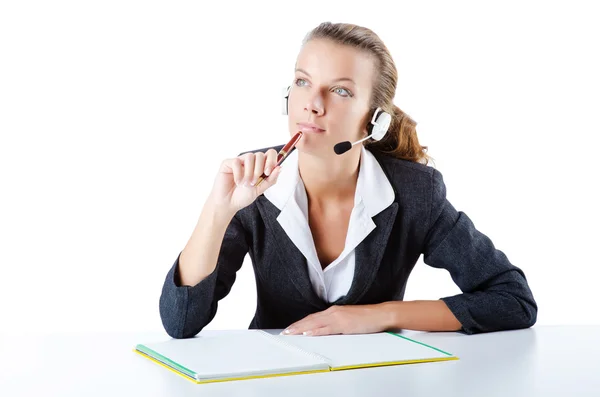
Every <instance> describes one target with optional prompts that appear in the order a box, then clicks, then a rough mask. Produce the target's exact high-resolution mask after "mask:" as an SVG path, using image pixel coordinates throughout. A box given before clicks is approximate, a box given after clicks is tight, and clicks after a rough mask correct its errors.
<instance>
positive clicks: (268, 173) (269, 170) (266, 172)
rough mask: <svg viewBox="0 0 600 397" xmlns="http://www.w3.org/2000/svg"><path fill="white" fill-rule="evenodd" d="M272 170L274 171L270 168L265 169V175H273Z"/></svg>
mask: <svg viewBox="0 0 600 397" xmlns="http://www.w3.org/2000/svg"><path fill="white" fill-rule="evenodd" d="M271 171H272V170H271V169H270V168H267V169H266V170H265V175H266V176H269V175H271Z"/></svg>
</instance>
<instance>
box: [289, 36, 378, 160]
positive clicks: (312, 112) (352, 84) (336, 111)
mask: <svg viewBox="0 0 600 397" xmlns="http://www.w3.org/2000/svg"><path fill="white" fill-rule="evenodd" d="M373 73H374V63H373V60H372V59H371V58H370V57H369V56H368V55H367V54H365V53H363V52H361V51H359V50H358V49H355V48H352V47H349V46H343V45H339V44H335V43H333V42H331V41H328V40H311V41H309V42H308V43H306V44H305V45H304V46H303V47H302V49H301V50H300V53H299V55H298V58H297V60H296V70H295V78H294V81H293V83H292V86H291V89H290V95H289V101H288V115H289V116H288V126H289V132H290V136H293V135H294V134H296V132H298V131H302V132H303V133H304V134H303V137H302V139H301V140H300V141H299V142H298V144H297V146H296V148H297V149H298V150H299V151H302V152H310V153H312V154H315V155H319V156H332V155H333V156H336V155H335V153H334V151H333V147H334V146H335V144H337V143H339V142H342V141H350V142H355V141H356V140H358V139H361V138H364V137H365V136H366V134H367V130H366V124H367V122H368V121H370V120H369V116H370V108H369V104H370V97H371V91H372V85H373V84H372V79H373ZM311 125H312V126H313V127H315V126H316V127H317V129H314V128H311ZM359 148H360V144H357V145H354V146H353V150H356V149H359Z"/></svg>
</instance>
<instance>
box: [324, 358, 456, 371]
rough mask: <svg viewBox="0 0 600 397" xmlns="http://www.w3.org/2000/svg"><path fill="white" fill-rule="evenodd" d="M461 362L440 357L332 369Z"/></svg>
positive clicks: (342, 369) (332, 368) (333, 368)
mask: <svg viewBox="0 0 600 397" xmlns="http://www.w3.org/2000/svg"><path fill="white" fill-rule="evenodd" d="M453 360H459V358H458V357H456V356H452V357H439V358H424V359H419V360H405V361H386V362H381V363H373V364H357V365H347V366H343V367H331V370H332V371H344V370H347V369H358V368H369V367H385V366H389V365H404V364H417V363H432V362H437V361H453Z"/></svg>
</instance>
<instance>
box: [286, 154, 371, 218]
mask: <svg viewBox="0 0 600 397" xmlns="http://www.w3.org/2000/svg"><path fill="white" fill-rule="evenodd" d="M360 156H361V146H356V147H354V148H352V149H351V150H350V151H348V152H346V153H344V154H343V155H341V156H338V155H336V156H335V157H333V156H331V157H319V156H315V155H312V154H310V153H302V152H301V153H298V171H299V173H300V177H301V178H302V182H303V183H304V187H305V189H306V195H307V198H308V202H309V203H310V204H311V205H316V206H318V207H320V208H322V207H325V206H328V205H332V204H333V205H339V204H340V203H344V202H348V201H350V200H351V201H352V202H354V194H355V192H356V183H357V180H358V172H359V166H360Z"/></svg>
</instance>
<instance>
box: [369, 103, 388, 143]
mask: <svg viewBox="0 0 600 397" xmlns="http://www.w3.org/2000/svg"><path fill="white" fill-rule="evenodd" d="M391 122H392V116H390V114H389V113H386V112H384V111H383V110H382V109H381V108H377V109H375V111H374V112H373V117H372V118H371V122H370V123H369V124H367V132H368V135H371V138H372V139H374V140H376V141H380V140H382V139H383V137H384V136H385V134H386V133H387V130H388V128H390V123H391Z"/></svg>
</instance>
